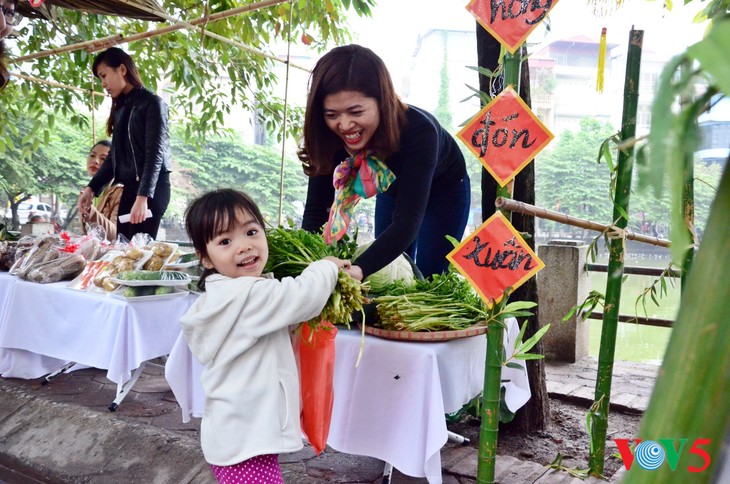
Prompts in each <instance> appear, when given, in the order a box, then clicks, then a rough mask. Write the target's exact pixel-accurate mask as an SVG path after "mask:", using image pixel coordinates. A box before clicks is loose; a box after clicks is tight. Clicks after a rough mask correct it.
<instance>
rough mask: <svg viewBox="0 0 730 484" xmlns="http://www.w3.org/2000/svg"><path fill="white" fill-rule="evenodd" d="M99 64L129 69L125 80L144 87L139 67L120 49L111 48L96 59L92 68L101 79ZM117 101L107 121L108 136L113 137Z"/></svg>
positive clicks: (135, 85) (113, 103)
mask: <svg viewBox="0 0 730 484" xmlns="http://www.w3.org/2000/svg"><path fill="white" fill-rule="evenodd" d="M99 64H104V65H106V66H107V67H110V68H112V69H118V68H119V66H122V65H123V66H124V67H126V68H127V73H126V74H125V75H124V80H126V81H127V82H128V83H130V84H131V85H133V86H134V87H144V84H143V83H142V78H141V77H139V71H138V70H137V66H136V65H135V64H134V60H132V57H130V55H129V54H127V53H126V52H124V51H123V50H122V49H120V48H119V47H110V48H108V49H107V50H105V51H103V52H101V53H99V54H98V55H97V56H96V57H95V58H94V63H93V64H92V66H91V72H93V73H94V76H95V77H99V74H98V73H97V70H98V69H99ZM117 108H118V106H117V99H112V109H111V111H110V112H109V119H107V120H106V134H107V135H109V136H111V135H112V133H113V132H114V112H115V111H116V110H117Z"/></svg>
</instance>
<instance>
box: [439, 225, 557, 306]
mask: <svg viewBox="0 0 730 484" xmlns="http://www.w3.org/2000/svg"><path fill="white" fill-rule="evenodd" d="M446 257H447V258H448V259H449V260H450V261H451V263H452V264H453V265H454V267H456V268H457V269H458V271H459V272H460V273H461V274H462V275H463V276H464V277H466V278H467V280H468V281H469V282H470V283H471V285H472V286H473V287H474V289H475V290H476V291H477V292H478V293H479V295H480V296H481V297H482V298H483V299H484V301H486V303H487V304H488V305H489V306H490V307H491V306H492V305H493V304H494V303H498V302H499V301H500V300H501V299H502V296H503V295H504V291H505V289H507V288H508V287H511V288H512V291H514V290H515V289H517V288H518V287H520V286H521V285H522V284H524V282H525V281H526V280H528V279H529V278H531V277H532V276H534V275H535V274H537V273H538V271H540V270H541V269H542V268H543V267H545V263H543V261H541V260H540V259H539V258H538V257H537V254H535V252H534V251H533V250H532V249H531V248H530V246H528V245H527V244H526V243H525V240H524V239H523V238H522V237H521V236H520V234H519V232H517V230H516V229H515V228H514V227H513V226H512V224H511V223H509V221H508V220H507V218H506V217H505V216H504V215H502V212H496V213H495V214H494V215H492V216H491V217H489V219H488V220H487V221H486V222H484V223H483V224H482V225H481V226H480V227H479V228H478V229H476V230H475V231H474V233H472V234H471V236H470V237H469V238H468V239H465V240H464V241H463V242H462V243H461V244H459V245H458V246H457V247H456V248H455V249H454V250H452V251H451V252H450V253H449V255H447V256H446ZM512 291H510V292H512Z"/></svg>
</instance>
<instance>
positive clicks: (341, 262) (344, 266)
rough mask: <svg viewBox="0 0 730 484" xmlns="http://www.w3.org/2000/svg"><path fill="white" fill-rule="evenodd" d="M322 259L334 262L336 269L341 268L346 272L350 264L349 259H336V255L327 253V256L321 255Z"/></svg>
mask: <svg viewBox="0 0 730 484" xmlns="http://www.w3.org/2000/svg"><path fill="white" fill-rule="evenodd" d="M322 260H328V261H330V262H334V263H335V265H336V266H337V268H338V269H342V270H344V271H345V272H347V270H348V269H349V268H350V266H351V265H352V264H351V262H350V261H349V260H344V259H338V258H337V257H333V256H331V255H328V256H327V257H323V258H322Z"/></svg>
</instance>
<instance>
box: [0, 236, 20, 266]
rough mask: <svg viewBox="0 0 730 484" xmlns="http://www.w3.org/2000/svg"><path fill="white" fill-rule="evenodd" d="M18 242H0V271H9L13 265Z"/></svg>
mask: <svg viewBox="0 0 730 484" xmlns="http://www.w3.org/2000/svg"><path fill="white" fill-rule="evenodd" d="M17 250H18V242H16V241H12V240H3V241H0V271H6V272H7V271H9V270H10V268H11V267H12V266H13V264H14V263H15V254H16V252H17Z"/></svg>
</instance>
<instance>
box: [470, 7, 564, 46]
mask: <svg viewBox="0 0 730 484" xmlns="http://www.w3.org/2000/svg"><path fill="white" fill-rule="evenodd" d="M556 3H558V0H471V1H470V2H469V5H467V6H466V9H467V10H468V11H469V12H471V14H472V15H474V17H475V18H476V19H477V21H478V22H479V23H480V24H481V25H482V27H484V28H485V29H486V30H487V31H488V32H489V33H490V34H492V35H493V36H494V37H495V38H496V39H497V40H498V41H499V43H500V44H502V45H503V46H504V48H505V49H507V50H508V51H510V52H511V53H514V52H515V51H516V50H517V48H518V47H519V46H520V45H522V43H523V42H524V41H525V39H526V38H527V36H528V35H530V32H532V31H533V30H534V29H535V27H537V25H538V24H539V23H540V22H541V21H542V20H543V19H544V18H545V17H546V16H547V14H548V12H549V11H550V10H551V9H552V7H554V6H555V4H556Z"/></svg>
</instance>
